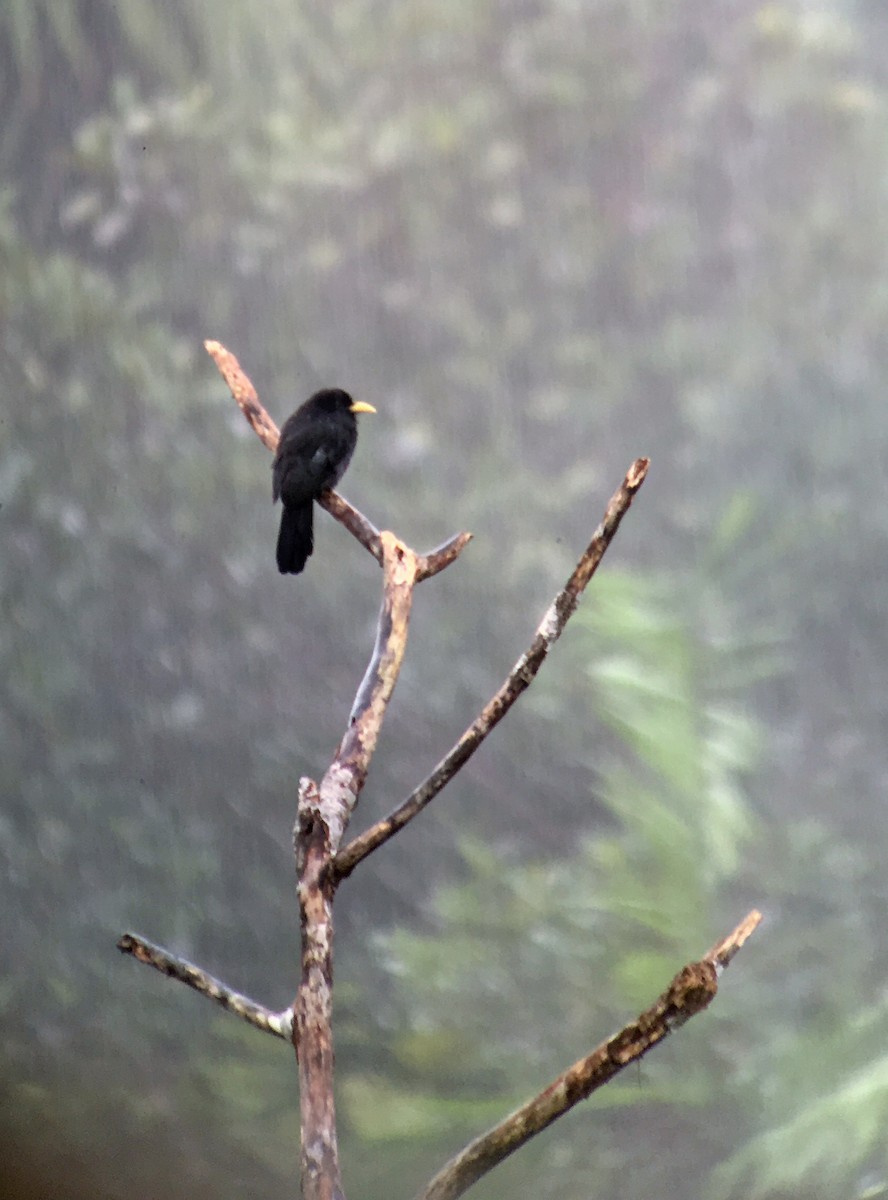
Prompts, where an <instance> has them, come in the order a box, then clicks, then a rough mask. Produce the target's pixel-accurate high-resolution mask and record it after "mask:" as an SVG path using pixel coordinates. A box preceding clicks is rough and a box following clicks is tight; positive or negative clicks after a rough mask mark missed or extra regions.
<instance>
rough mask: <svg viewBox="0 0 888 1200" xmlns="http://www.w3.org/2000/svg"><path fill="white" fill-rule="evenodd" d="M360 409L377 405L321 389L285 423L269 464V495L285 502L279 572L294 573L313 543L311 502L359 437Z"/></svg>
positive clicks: (341, 468)
mask: <svg viewBox="0 0 888 1200" xmlns="http://www.w3.org/2000/svg"><path fill="white" fill-rule="evenodd" d="M362 412H363V413H375V412H376V409H375V408H374V407H373V405H372V404H365V403H364V401H363V400H352V398H351V396H350V395H349V394H348V392H343V391H342V390H341V389H340V388H325V389H324V390H323V391H321V392H315V394H314V395H313V396H312V397H311V399H309V400H306V402H305V403H304V404H303V405H302V406H301V407H300V408H297V409H296V411H295V412H294V413H293V414H292V416H289V417H287V419H286V421H285V422H284V427H283V429H282V430H281V437H280V441H279V442H278V448H277V452H276V454H275V456H274V462H273V463H272V464H271V469H272V472H273V475H272V489H271V491H272V496H273V498H274V500H275V501H277V500H281V501H282V502H283V505H284V511H283V514H282V515H281V531H280V533H279V534H278V543H277V565H278V570H279V571H280V573H281V574H282V575H298V574H299V572H300V571H301V570H302V569H303V568H304V566H305V564H306V561H307V560H308V557H309V555H310V554H311V552H312V550H313V548H314V532H313V524H314V512H313V506H314V502H315V500H317V498H318V496H320V494H321V492H323V491H324V490H325V489H326V488H331V487H335V486H336V484H337V483H338V482H339V480H340V479H341V478H342V476H343V475H344V474H345V468H346V467H347V466H348V464H349V462H350V461H351V456H352V455H353V454H354V452H355V446H356V445H357V441H358V421H357V417H356V415H355V414H356V413H362Z"/></svg>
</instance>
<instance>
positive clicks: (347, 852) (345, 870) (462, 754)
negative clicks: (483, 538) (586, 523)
mask: <svg viewBox="0 0 888 1200" xmlns="http://www.w3.org/2000/svg"><path fill="white" fill-rule="evenodd" d="M648 465H649V463H648V459H646V458H639V459H636V461H635V462H634V463H633V464H632V466H631V467H630V468H629V471H628V472H627V474H626V478H625V479H624V480H623V483H622V484H621V486H620V487H619V489H618V490H617V491H616V492H615V493H614V495H613V496H612V497H611V499H610V503H609V504H608V506H607V509H606V510H605V514H604V518H603V519H602V522H601V524H600V525H599V526H598V528H597V529H596V530H595V533H594V534H593V537H592V540H591V542H590V543H589V545H588V546H587V547H586V550H585V551H584V553H583V555H582V557H581V558H580V560H579V562H578V563H577V565H576V567H575V568H574V570H573V573H572V574H571V576H570V578H569V579H568V581H567V583H566V584H565V585H564V587H563V588H562V590H561V591H560V592H559V593H558V595H557V596H556V597H555V599H554V600H553V601H552V603H551V604H550V605H549V608H548V610H547V612H546V614H545V616H544V617H543V619H542V621H541V622H540V624H539V626H538V628H537V631H536V634H535V635H534V639H533V641H532V642H531V644H530V646H529V648H528V649H527V650H526V651H525V652H524V654H522V655H521V657H520V658H519V659H518V661H517V662H516V663H515V665H514V667H513V668H512V670H511V671H510V672H509V675H508V677H507V678H506V680H505V682H504V683H503V684H502V686H501V687H500V689H499V690H498V691H497V693H496V694H495V695H494V696H493V697H492V698H491V699H490V700H488V702H487V703H486V704H485V705H484V707H483V708H482V710H481V712H480V713H479V714H478V716H477V717H476V718H475V720H474V721H473V722H472V724H471V725H470V726H469V727H468V729H467V730H466V731H465V732H464V733H463V735H462V736H461V737H460V739H459V741H457V742H456V743H455V745H454V746H453V747H452V748H451V749H450V750H449V751H448V753H447V754H446V755H445V756H444V758H442V759H441V761H440V762H439V763H438V765H437V766H436V767H435V769H434V771H432V773H431V775H429V776H428V778H427V779H426V780H425V781H424V782H423V783H421V784H420V785H419V787H418V788H416V789H415V791H413V792H412V793H411V794H410V795H409V796H408V797H407V799H406V800H405V801H404V802H403V803H402V804H401V805H399V807H398V808H396V809H395V811H394V812H392V813H390V814H389V815H388V816H387V817H384V818H383V819H382V820H380V821H377V822H376V824H375V825H372V826H371V827H370V828H369V829H368V830H366V832H364V833H362V834H360V835H359V836H358V837H356V838H354V839H353V840H352V841H351V842H349V844H348V845H347V846H346V847H345V849H344V850H340V852H339V853H338V854H337V856H336V862H335V870H336V874H337V877H338V878H339V879H344V878H346V876H348V875H350V874H351V873H352V871H353V870H354V869H355V867H356V866H357V865H358V863H359V862H361V861H362V860H363V859H365V858H366V857H367V855H368V854H371V853H372V852H373V851H374V850H377V849H378V848H379V847H380V846H382V845H384V844H385V843H386V842H387V841H388V840H389V838H392V837H394V835H395V834H396V833H397V832H398V831H399V830H400V829H403V828H404V826H405V825H406V824H407V823H408V821H412V820H413V818H414V817H415V816H417V815H418V814H419V813H421V812H422V810H423V809H424V808H425V806H426V805H427V804H428V803H429V802H430V801H431V800H433V799H434V797H435V796H437V794H438V793H439V792H440V791H441V789H442V788H443V787H444V786H445V784H447V783H448V782H449V781H450V780H451V779H452V778H453V776H454V775H455V774H456V772H457V771H458V770H459V769H460V767H462V766H463V765H464V764H465V763H466V762H467V761H468V760H469V759H470V758H471V756H472V755H473V754H474V753H475V751H476V750H477V749H478V747H479V746H480V745H481V743H482V742H483V741H484V739H485V738H486V737H487V735H488V734H489V733H490V731H491V730H492V729H493V728H494V727H495V726H496V725H498V724H499V722H500V721H501V720H502V719H503V717H504V716H505V715H506V713H507V712H508V711H509V709H510V708H511V707H512V705H513V704H514V703H515V701H516V700H517V699H518V697H519V696H520V695H521V693H522V692H523V691H525V690H526V688H527V687H528V686H529V685H530V683H531V681H532V680H533V678H534V676H535V675H536V673H537V671H539V669H540V667H541V666H542V665H543V662H544V661H545V658H546V655H547V654H548V653H549V649H550V647H551V646H552V645H553V644H554V643H555V642H556V641H557V640H558V638H559V637H560V636H561V632H562V630H563V629H564V626H565V625H566V624H567V622H568V619H569V618H570V616H571V615H572V613H573V612H574V611H575V609H576V607H577V604H578V603H579V601H580V597H581V596H582V594H583V591H584V590H585V588H586V585H587V584H588V582H589V580H590V579H591V578H592V576H593V574H594V573H595V570H596V568H597V566H598V564H599V563H600V562H601V559H602V556H603V555H604V552H605V550H607V548H608V546H609V545H610V543H611V540H612V539H613V537H614V534H615V533H616V532H617V529H618V528H619V525H620V521H621V520H622V519H623V516H624V515H625V514H626V512H627V511H628V509H629V506H630V505H631V503H632V499H633V497H634V495H635V493H636V492H637V491H638V489H639V488H640V487H641V485H642V483H643V482H644V478H645V476H646V474H647V470H648Z"/></svg>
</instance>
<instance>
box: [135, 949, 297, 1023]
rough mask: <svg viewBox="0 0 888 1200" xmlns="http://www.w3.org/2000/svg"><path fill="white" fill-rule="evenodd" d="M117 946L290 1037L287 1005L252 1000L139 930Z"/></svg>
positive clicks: (252, 1020) (237, 1013) (238, 1013)
mask: <svg viewBox="0 0 888 1200" xmlns="http://www.w3.org/2000/svg"><path fill="white" fill-rule="evenodd" d="M117 949H118V950H121V951H122V952H123V953H124V954H131V955H132V956H133V958H135V959H137V960H138V961H139V962H141V963H145V964H146V965H147V966H149V967H154V969H155V970H157V971H160V972H161V974H163V975H169V977H170V978H171V979H178V980H179V982H180V983H187V984H188V986H189V987H191V988H194V990H195V991H196V992H200V994H201V995H202V996H208V997H209V998H210V999H211V1000H215V1001H216V1003H217V1004H221V1006H222V1007H223V1008H225V1009H227V1010H228V1012H231V1013H234V1014H235V1016H238V1017H240V1018H241V1019H242V1020H244V1021H246V1022H247V1023H248V1024H250V1025H253V1026H255V1027H256V1029H261V1030H262V1032H263V1033H272V1034H274V1036H275V1037H279V1038H283V1039H284V1040H285V1041H289V1040H290V1038H291V1036H292V1031H293V1012H292V1010H291V1009H289V1008H286V1009H284V1011H283V1012H272V1010H271V1009H270V1008H265V1006H264V1005H262V1004H257V1003H256V1001H255V1000H250V999H249V997H247V996H243V995H241V993H240V992H236V991H235V990H234V988H230V987H228V985H227V984H225V983H222V981H221V980H219V979H216V978H214V977H213V976H212V975H210V974H208V973H207V972H206V971H204V970H203V968H202V967H198V966H195V964H194V963H192V962H189V961H188V959H187V958H180V957H179V955H178V954H173V953H171V951H169V950H164V948H163V946H157V945H155V944H154V942H149V941H148V939H147V938H143V937H140V936H139V935H138V934H137V933H125V934H124V935H123V936H122V937H121V938H120V940H119V941H118V943H117Z"/></svg>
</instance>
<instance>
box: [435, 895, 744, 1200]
mask: <svg viewBox="0 0 888 1200" xmlns="http://www.w3.org/2000/svg"><path fill="white" fill-rule="evenodd" d="M761 919H762V916H761V913H759V912H756V911H753V912H751V913H750V914H749V915H748V916H747V917H745V918H744V920H743V921H742V922H741V923H740V924H739V925H738V926H737V928H736V929H735V930H734V931H733V933H731V934H729V936H728V937H727V938H725V939H724V941H723V942H720V943H719V944H718V945H717V946H715V947H713V949H712V950H710V952H709V953H708V954H707V955H706V957H705V958H703V959H701V960H700V962H696V963H690V964H689V965H688V966H686V967H684V968H682V970H681V971H679V973H678V974H677V975H676V976H675V978H674V979H673V980H672V982H671V983H670V985H669V987H668V988H667V989H666V991H665V992H663V994H662V995H661V996H660V997H659V998H658V999H657V1000H656V1001H655V1002H654V1004H652V1005H651V1007H650V1008H648V1009H646V1010H645V1011H644V1012H643V1013H641V1015H640V1016H639V1017H638V1018H637V1019H636V1020H634V1021H631V1022H630V1023H629V1024H628V1025H626V1026H625V1027H624V1028H623V1029H621V1030H620V1031H619V1033H616V1034H614V1035H613V1036H612V1037H609V1038H608V1039H607V1041H605V1042H602V1043H601V1045H600V1046H598V1047H596V1049H595V1050H593V1051H592V1053H591V1054H589V1055H587V1056H586V1057H585V1058H582V1059H580V1061H579V1062H576V1063H574V1065H573V1066H572V1067H569V1068H568V1069H567V1070H566V1071H564V1072H563V1073H562V1074H561V1075H559V1076H558V1078H557V1079H554V1080H553V1081H552V1082H551V1083H550V1084H549V1086H548V1087H547V1088H545V1089H544V1090H543V1091H542V1092H540V1093H539V1095H537V1096H534V1098H533V1099H532V1100H530V1101H528V1103H527V1104H523V1105H522V1106H521V1107H520V1108H518V1109H516V1110H515V1112H513V1113H511V1114H510V1115H509V1116H508V1117H506V1118H505V1120H503V1121H501V1122H500V1123H499V1124H498V1125H496V1126H494V1128H493V1129H490V1130H488V1132H487V1133H485V1134H482V1135H481V1137H478V1138H476V1139H475V1140H474V1141H473V1142H470V1143H469V1145H468V1146H466V1147H465V1148H464V1149H463V1150H461V1151H460V1152H459V1154H457V1155H456V1156H455V1157H454V1158H452V1159H451V1160H450V1162H449V1163H447V1164H446V1165H445V1166H444V1167H442V1169H441V1170H440V1171H439V1172H438V1174H437V1175H435V1177H434V1179H432V1180H431V1182H430V1183H429V1184H428V1185H427V1186H426V1187H425V1188H424V1190H423V1191H422V1192H420V1193H419V1196H418V1197H417V1200H456V1197H457V1196H461V1195H462V1194H463V1193H464V1192H465V1191H467V1190H468V1189H469V1188H470V1187H471V1186H472V1184H473V1183H475V1182H476V1181H477V1180H478V1179H480V1178H481V1176H482V1175H485V1174H486V1173H487V1172H488V1171H490V1170H491V1169H492V1168H493V1167H495V1166H496V1165H497V1163H500V1162H502V1160H503V1159H504V1158H507V1157H508V1156H509V1155H510V1154H512V1153H514V1151H515V1150H517V1149H518V1148H519V1147H520V1146H523V1145H524V1144H525V1142H527V1141H529V1140H530V1138H532V1137H534V1136H535V1135H536V1134H538V1133H540V1132H541V1130H543V1129H546V1128H547V1126H549V1125H551V1124H552V1122H553V1121H555V1120H557V1119H558V1117H560V1116H563V1115H564V1113H566V1112H568V1110H569V1109H571V1108H573V1107H574V1105H575V1104H578V1103H579V1102H580V1101H581V1100H585V1099H586V1098H587V1097H588V1096H590V1095H591V1094H592V1092H594V1091H596V1090H597V1089H598V1088H600V1087H602V1086H603V1085H604V1084H606V1083H608V1082H609V1080H611V1079H612V1078H613V1077H614V1076H615V1075H616V1074H618V1072H620V1071H622V1070H623V1068H624V1067H626V1066H628V1065H629V1064H630V1063H632V1062H636V1061H637V1060H638V1059H640V1058H641V1057H642V1056H643V1055H645V1054H647V1052H648V1051H649V1050H651V1049H652V1048H653V1047H654V1046H656V1045H657V1043H658V1042H662V1040H663V1039H664V1038H665V1037H667V1035H668V1034H670V1033H671V1032H672V1031H673V1030H674V1029H677V1028H678V1027H679V1026H681V1025H683V1024H684V1023H685V1021H687V1020H689V1018H690V1017H693V1016H694V1015H695V1014H696V1013H698V1012H702V1011H703V1009H704V1008H706V1007H707V1006H708V1005H709V1004H710V1003H711V1001H712V1000H713V999H714V997H715V995H716V993H717V991H718V974H719V970H720V968H722V967H724V966H726V965H727V963H728V962H730V960H731V958H732V957H733V955H734V954H735V953H736V952H737V950H739V948H740V947H741V946H742V945H743V943H744V942H745V941H746V939H747V938H748V937H749V935H750V934H751V933H752V931H753V930H754V929H755V928H756V926H757V925H758V924H759V922H760V921H761Z"/></svg>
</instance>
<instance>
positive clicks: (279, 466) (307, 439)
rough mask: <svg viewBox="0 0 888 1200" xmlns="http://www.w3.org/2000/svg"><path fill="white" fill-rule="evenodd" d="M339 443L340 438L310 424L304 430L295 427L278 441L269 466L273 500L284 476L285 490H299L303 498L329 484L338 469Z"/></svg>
mask: <svg viewBox="0 0 888 1200" xmlns="http://www.w3.org/2000/svg"><path fill="white" fill-rule="evenodd" d="M341 459H342V446H341V444H340V440H339V439H338V438H337V437H336V436H335V435H332V436H331V432H330V430H329V429H318V428H317V426H313V427H312V426H310V427H308V428H306V429H299V430H294V431H293V432H291V433H290V436H289V437H288V438H286V440H284V439H283V438H282V439H281V443H280V445H279V448H278V452H277V454H276V455H275V457H274V462H273V463H272V464H271V465H272V471H273V475H272V484H271V494H272V498H273V499H274V500H279V499H280V496H281V489H282V488H283V485H284V479H285V477H286V481H287V491H288V493H289V492H293V491H295V490H297V489H298V491H299V492H300V493H301V494H303V495H304V498H305V499H309V498H311V497H313V496H315V495H316V494H317V493H318V492H319V491H323V489H324V488H325V487H330V486H332V484H331V482H330V481H331V479H332V480H334V481H335V479H336V478H337V477H338V475H339V474H340V472H338V471H337V468H338V467H339V466H340V465H341Z"/></svg>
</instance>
